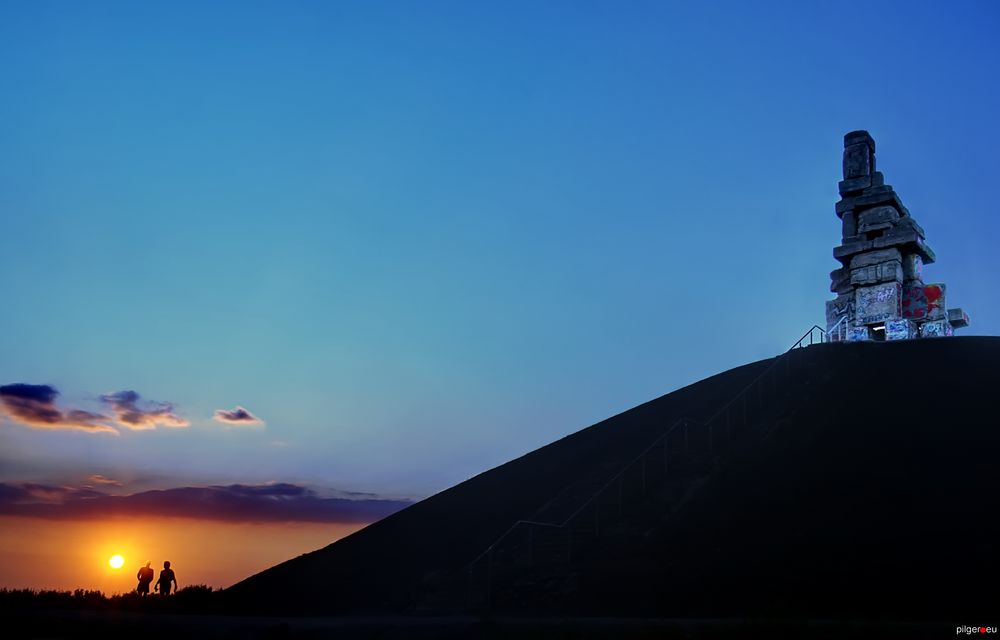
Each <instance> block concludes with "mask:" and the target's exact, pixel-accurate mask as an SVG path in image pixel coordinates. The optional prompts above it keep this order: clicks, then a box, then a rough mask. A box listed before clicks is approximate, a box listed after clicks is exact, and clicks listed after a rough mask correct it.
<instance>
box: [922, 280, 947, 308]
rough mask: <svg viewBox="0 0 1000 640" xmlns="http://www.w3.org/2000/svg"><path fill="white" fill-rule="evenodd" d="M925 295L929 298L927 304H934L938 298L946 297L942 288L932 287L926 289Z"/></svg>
mask: <svg viewBox="0 0 1000 640" xmlns="http://www.w3.org/2000/svg"><path fill="white" fill-rule="evenodd" d="M924 295H925V296H927V303H928V304H933V303H934V302H935V301H936V300H937V299H938V298H940V297H941V296H942V295H944V293H943V292H942V291H941V287H937V286H934V285H931V286H929V287H924Z"/></svg>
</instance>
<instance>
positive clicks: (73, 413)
mask: <svg viewBox="0 0 1000 640" xmlns="http://www.w3.org/2000/svg"><path fill="white" fill-rule="evenodd" d="M58 395H59V391H58V390H57V389H56V388H55V387H53V386H50V385H47V384H25V383H22V382H18V383H15V384H8V385H4V386H0V408H2V409H3V411H4V412H5V413H6V414H7V415H8V416H9V417H10V418H11V419H12V420H14V421H15V422H19V423H21V424H23V425H26V426H29V427H34V428H36V429H76V430H79V431H89V432H91V433H113V434H115V435H118V432H117V431H116V430H115V429H114V428H112V427H111V426H109V425H107V424H105V422H107V420H108V418H107V416H102V415H100V414H98V413H91V412H90V411H82V410H80V409H69V410H66V411H63V410H61V409H59V408H58V407H57V406H56V397H57V396H58Z"/></svg>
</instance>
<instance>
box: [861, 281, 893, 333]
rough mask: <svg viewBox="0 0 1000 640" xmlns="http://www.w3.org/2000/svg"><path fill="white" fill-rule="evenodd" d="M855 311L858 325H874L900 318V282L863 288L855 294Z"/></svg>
mask: <svg viewBox="0 0 1000 640" xmlns="http://www.w3.org/2000/svg"><path fill="white" fill-rule="evenodd" d="M854 296H855V297H854V309H855V314H856V316H857V320H856V323H857V324H859V325H860V324H873V323H876V322H883V321H885V320H890V319H893V318H898V317H899V304H900V299H901V297H902V287H901V286H900V284H899V283H898V282H887V283H885V284H879V285H875V286H874V287H861V288H859V289H856V290H855V292H854Z"/></svg>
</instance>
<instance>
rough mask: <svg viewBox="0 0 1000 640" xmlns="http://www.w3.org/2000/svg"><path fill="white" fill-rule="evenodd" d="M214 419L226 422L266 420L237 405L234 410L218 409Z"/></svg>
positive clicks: (243, 422) (257, 422) (253, 422)
mask: <svg viewBox="0 0 1000 640" xmlns="http://www.w3.org/2000/svg"><path fill="white" fill-rule="evenodd" d="M213 419H214V420H216V421H218V422H224V423H226V424H247V425H249V424H264V421H263V420H261V419H260V418H258V417H257V416H255V415H254V414H252V413H250V412H249V411H247V410H246V409H244V408H243V407H241V406H239V405H237V406H236V408H235V409H233V410H232V411H227V410H226V409H216V411H215V415H214V416H213Z"/></svg>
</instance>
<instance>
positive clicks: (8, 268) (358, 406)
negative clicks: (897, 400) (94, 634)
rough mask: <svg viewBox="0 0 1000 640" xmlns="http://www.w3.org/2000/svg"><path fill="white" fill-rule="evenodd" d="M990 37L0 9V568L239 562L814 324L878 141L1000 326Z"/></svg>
mask: <svg viewBox="0 0 1000 640" xmlns="http://www.w3.org/2000/svg"><path fill="white" fill-rule="evenodd" d="M998 32H1000V7H998V6H997V5H996V3H992V2H956V3H947V4H945V3H913V2H896V3H892V2H857V3H851V2H847V3H844V2H839V3H794V2H788V3H739V2H716V3H670V2H628V3H612V2H504V3H467V2H423V3H408V2H215V3H199V2H169V3H168V2H148V3H129V2H121V3H117V2H93V3H75V2H5V3H2V4H0V60H2V64H0V96H3V99H0V150H2V153H0V291H2V294H3V297H2V302H0V387H2V388H4V389H6V392H5V393H4V392H0V405H2V411H0V538H3V539H4V544H2V545H0V587H18V586H33V587H36V588H37V587H44V586H50V587H52V588H72V587H74V586H83V587H90V586H94V585H101V588H103V589H106V590H112V591H113V590H116V589H118V588H119V585H121V584H124V585H125V586H122V587H121V589H122V590H127V589H128V588H131V585H130V584H127V583H128V580H125V579H123V578H121V576H118V577H117V578H115V577H114V576H110V575H109V574H108V573H107V566H106V561H105V560H102V559H101V558H103V555H104V554H107V553H110V552H111V549H112V548H117V547H120V548H123V549H124V548H128V549H129V550H130V551H129V554H130V555H129V557H128V558H127V565H126V568H130V567H132V565H135V566H136V567H137V566H138V565H139V564H141V563H144V562H145V561H146V560H152V561H154V566H157V567H158V566H159V563H160V561H161V560H162V559H168V558H166V557H164V558H161V557H160V556H169V555H173V556H174V557H175V558H174V559H175V560H177V559H182V560H183V561H177V562H175V569H176V570H177V573H178V576H179V577H180V578H184V581H190V582H189V583H194V582H200V583H206V584H212V585H213V586H226V585H228V584H232V583H233V582H235V581H237V580H239V579H240V578H242V577H245V576H246V575H249V574H250V573H253V572H254V571H258V570H260V569H262V568H264V567H266V566H268V565H269V564H273V563H274V562H277V561H279V560H281V559H284V558H287V557H292V556H294V555H297V554H298V553H303V552H305V551H309V550H311V549H315V548H317V547H319V546H323V545H324V544H327V543H328V542H332V541H333V540H335V539H337V538H338V537H340V536H342V535H345V534H346V533H349V532H350V531H353V530H356V529H357V528H358V527H359V526H363V524H365V523H366V522H370V521H372V520H374V519H377V518H378V517H382V516H384V515H386V514H388V513H391V512H392V511H394V510H397V509H399V508H402V507H405V506H406V505H407V504H409V503H410V502H411V501H413V500H418V499H421V498H423V497H426V496H428V495H431V494H433V493H435V492H438V491H441V490H443V489H445V488H447V487H449V486H452V485H454V484H456V483H458V482H460V481H462V480H465V479H467V478H469V477H471V476H473V475H475V474H477V473H479V472H481V471H484V470H486V469H488V468H491V467H493V466H496V465H498V464H500V463H503V462H505V461H507V460H509V459H511V458H513V457H517V456H519V455H522V454H523V453H526V452H528V451H531V450H533V449H535V448H537V447H539V446H541V445H544V444H547V443H548V442H551V441H552V440H555V439H558V438H560V437H562V436H564V435H566V434H568V433H572V432H574V431H577V430H579V429H581V428H583V427H586V426H588V425H590V424H593V423H595V422H598V421H600V420H602V419H604V418H606V417H609V416H611V415H614V414H616V413H619V412H621V411H623V410H626V409H628V408H630V407H632V406H635V405H636V404H639V403H642V402H645V401H647V400H650V399H652V398H654V397H658V396H660V395H663V394H665V393H668V392H670V391H672V390H675V389H677V388H680V387H682V386H685V385H687V384H690V383H692V382H695V381H697V380H700V379H702V378H704V377H706V376H709V375H712V374H715V373H719V372H721V371H724V370H727V369H729V368H732V367H735V366H739V365H741V364H744V363H746V362H749V361H753V360H758V359H761V358H766V357H770V356H773V355H776V354H778V353H780V352H782V351H784V350H785V349H787V348H788V347H789V346H790V345H791V344H792V343H793V342H795V340H796V339H797V338H798V337H799V336H800V335H801V334H802V333H803V332H805V331H806V330H807V329H808V328H809V327H811V326H812V325H813V324H823V321H824V302H825V301H826V300H829V299H832V298H833V295H832V294H830V293H829V289H828V287H829V272H830V271H831V270H833V269H835V268H836V267H837V266H838V265H837V263H836V262H835V261H834V260H833V258H832V253H831V252H832V248H833V246H835V245H836V244H838V243H839V241H840V224H839V221H838V220H837V218H836V216H835V214H834V208H833V207H834V204H835V202H836V201H837V199H838V198H839V196H838V193H837V182H838V181H839V180H840V179H841V152H842V148H843V146H842V145H843V135H844V134H845V133H847V132H848V131H852V130H855V129H866V130H868V131H869V132H871V134H872V135H873V137H874V138H875V140H876V144H877V158H878V168H879V170H881V171H882V172H883V173H884V174H885V177H886V182H887V183H889V184H892V185H893V186H894V187H895V189H896V191H897V193H898V194H899V195H900V196H901V198H902V200H903V202H904V203H905V204H906V205H907V207H908V208H909V210H910V212H911V214H912V215H913V216H914V218H915V219H916V220H917V221H918V222H919V223H920V225H921V226H923V228H924V229H925V230H926V232H927V241H928V244H929V245H930V246H931V247H932V248H933V249H934V250H935V252H936V253H937V256H938V262H937V263H935V264H933V265H929V266H927V267H926V268H925V270H924V277H925V280H926V281H928V282H945V283H947V285H948V290H947V291H948V301H947V304H948V306H949V307H954V306H960V307H962V308H963V309H964V310H965V311H966V312H967V313H969V315H970V316H971V318H972V325H971V326H970V327H969V328H968V329H964V330H962V333H963V334H965V335H996V334H997V333H998V331H1000V320H998V318H1000V296H997V295H996V293H997V286H996V283H995V281H994V279H993V277H991V274H995V273H996V266H995V264H993V262H992V259H991V258H992V254H993V253H994V252H995V244H996V241H997V239H998V237H1000V219H998V218H1000V217H998V216H997V215H996V211H995V205H994V193H995V189H994V185H995V184H996V176H995V171H996V166H997V163H996V149H998V148H1000V125H998V124H997V120H996V116H995V114H996V113H1000V88H998V87H997V84H996V83H995V82H993V77H994V76H995V75H996V74H995V72H996V69H997V68H998V63H1000V40H998V39H997V38H996V37H995V36H996V34H997V33H998ZM198 505H200V506H198ZM220 505H221V506H220ZM175 527H180V528H183V529H184V530H185V531H191V532H197V531H201V532H202V535H201V536H200V539H201V540H209V539H210V540H211V541H212V543H211V545H214V546H211V547H210V548H209V546H210V545H208V544H207V543H205V544H206V546H205V548H203V549H201V550H199V551H198V553H194V552H193V551H192V545H193V544H194V543H193V542H190V541H187V542H181V541H180V539H177V541H176V542H174V543H170V542H169V540H170V538H169V537H167V538H164V534H163V533H162V532H164V531H171V530H173V529H174V528H175ZM199 527H200V528H201V529H199ZM39 531H43V532H44V535H43V534H41V533H39ZM95 531H96V532H98V533H96V534H94V532H95ZM209 532H212V533H209ZM191 535H192V536H195V534H194V533H192V534H191ZM95 536H96V537H95ZM195 537H196V538H197V537H198V536H195ZM192 539H194V538H192ZM236 539H239V540H242V541H243V543H241V544H233V543H232V542H231V541H232V540H236ZM18 541H21V544H20V545H19V544H18ZM57 541H61V542H57ZM88 541H89V542H88ZM95 541H96V542H95ZM251 542H253V544H254V545H256V548H255V549H251V548H250V547H249V546H246V545H249V544H250V543H251ZM244 543H245V544H244ZM171 544H173V547H174V548H172V547H171ZM12 549H13V550H15V551H12ZM67 549H72V554H73V555H72V557H73V558H74V560H73V562H74V563H81V566H86V567H88V568H87V569H86V570H85V571H78V572H68V573H67V572H66V571H65V570H64V569H57V567H59V566H62V564H61V562H60V560H59V558H60V554H63V552H65V551H66V550H67ZM264 549H267V550H269V551H264ZM185 554H186V555H185ZM199 554H200V555H199ZM146 556H150V557H146ZM66 557H68V556H66ZM94 558H98V560H100V561H99V562H98V561H93V559H94ZM95 562H96V564H95ZM98 565H99V566H98ZM223 566H224V567H225V570H223V569H221V568H220V567H223ZM112 578H114V580H113V579H112ZM129 578H130V576H129ZM116 580H117V581H116Z"/></svg>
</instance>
